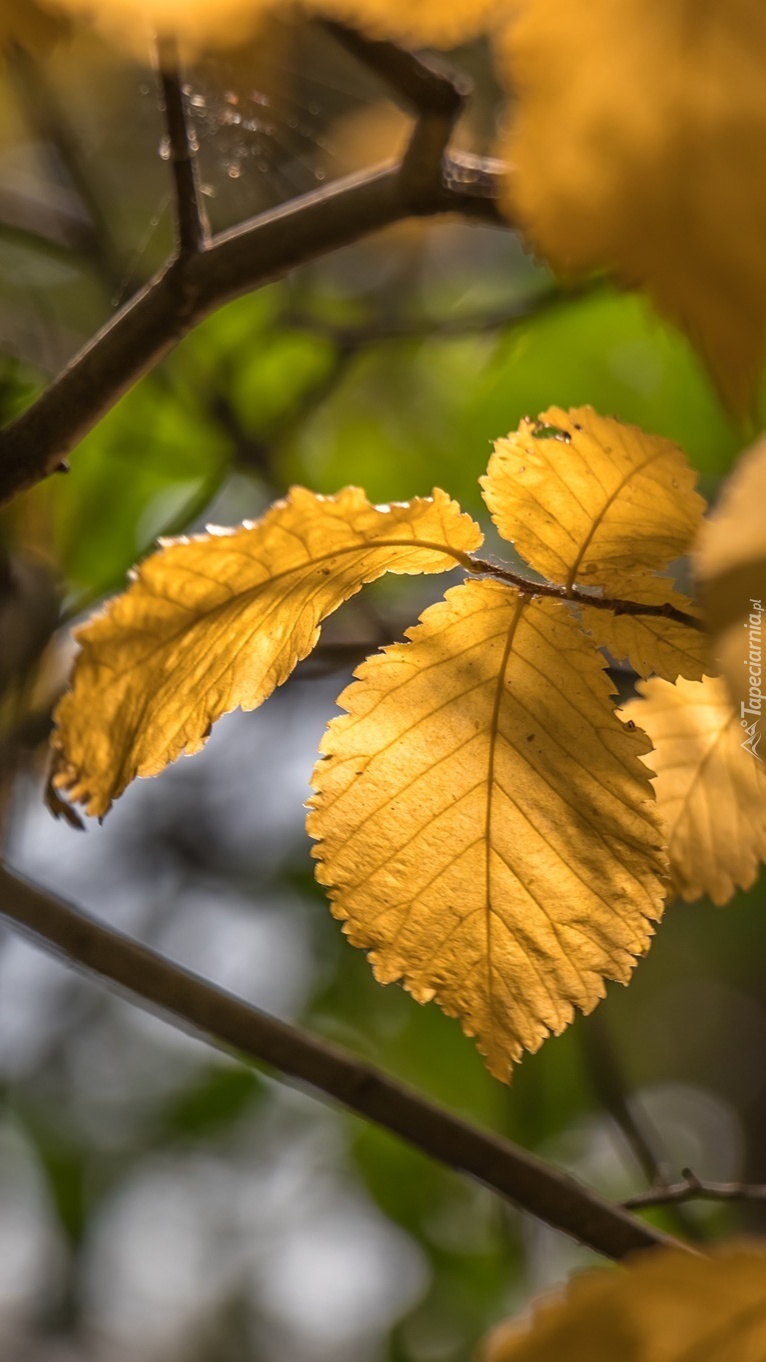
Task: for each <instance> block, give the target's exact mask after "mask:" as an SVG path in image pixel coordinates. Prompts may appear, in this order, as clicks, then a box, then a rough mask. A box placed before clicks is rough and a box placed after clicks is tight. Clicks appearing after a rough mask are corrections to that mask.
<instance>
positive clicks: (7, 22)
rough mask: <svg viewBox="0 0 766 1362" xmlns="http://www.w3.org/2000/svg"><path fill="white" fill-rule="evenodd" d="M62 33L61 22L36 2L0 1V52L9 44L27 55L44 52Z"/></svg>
mask: <svg viewBox="0 0 766 1362" xmlns="http://www.w3.org/2000/svg"><path fill="white" fill-rule="evenodd" d="M53 3H54V5H55V0H53ZM65 31H66V30H65V25H64V23H63V21H62V19H61V18H60V16H54V15H53V14H52V13H51V9H50V8H49V6H47V5H44V4H38V3H37V0H3V4H2V10H0V51H2V50H3V49H5V48H7V47H9V46H10V45H11V44H13V43H17V44H18V45H19V46H20V47H24V48H26V49H28V50H29V51H31V52H39V51H44V50H45V48H47V47H50V45H51V44H52V43H54V42H55V41H56V39H58V38H60V37H62V36H63V34H64V32H65Z"/></svg>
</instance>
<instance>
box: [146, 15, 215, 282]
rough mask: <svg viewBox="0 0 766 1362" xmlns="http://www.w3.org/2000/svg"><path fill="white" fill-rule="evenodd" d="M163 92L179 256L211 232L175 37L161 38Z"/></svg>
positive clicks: (200, 243) (195, 248)
mask: <svg viewBox="0 0 766 1362" xmlns="http://www.w3.org/2000/svg"><path fill="white" fill-rule="evenodd" d="M157 63H158V66H159V78H160V94H161V101H162V108H163V112H164V114H165V126H166V128H167V149H168V159H169V162H170V169H171V172H172V175H173V187H174V190H175V216H176V233H177V248H178V254H179V256H181V257H183V256H188V255H193V254H194V253H195V252H196V251H199V250H202V248H203V247H204V246H205V244H206V242H207V240H208V238H209V236H210V229H209V226H208V220H207V213H206V212H205V207H204V203H203V201H202V197H201V194H200V191H199V180H198V176H197V158H196V155H195V151H194V147H193V146H192V141H191V136H190V134H189V124H188V122H187V120H186V109H185V107H184V95H183V90H182V88H181V79H180V65H179V57H178V46H177V44H176V41H175V39H174V38H170V37H162V38H158V39H157Z"/></svg>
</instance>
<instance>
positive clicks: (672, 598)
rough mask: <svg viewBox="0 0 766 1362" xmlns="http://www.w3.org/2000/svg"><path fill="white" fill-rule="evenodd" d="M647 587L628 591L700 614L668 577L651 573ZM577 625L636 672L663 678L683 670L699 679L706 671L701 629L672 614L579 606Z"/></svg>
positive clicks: (706, 651) (647, 601)
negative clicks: (668, 616) (625, 612)
mask: <svg viewBox="0 0 766 1362" xmlns="http://www.w3.org/2000/svg"><path fill="white" fill-rule="evenodd" d="M654 581H655V584H656V585H655V587H654V589H653V590H652V591H647V590H643V591H638V592H632V593H631V596H632V599H633V600H636V601H639V602H640V603H641V604H644V605H645V604H654V605H665V604H667V605H672V606H673V608H674V609H675V610H681V611H683V613H684V614H686V615H691V616H692V617H693V618H695V619H699V617H700V614H699V611H698V610H697V608H696V606H695V605H694V603H693V602H692V601H690V600H689V598H688V596H682V595H681V593H680V592H679V591H676V589H675V587H674V585H673V581H672V579H671V578H670V577H656V578H655V579H654ZM581 618H582V622H583V627H584V628H585V629H587V630H588V633H589V634H590V635H591V637H592V638H593V639H594V640H595V642H596V643H598V645H599V646H600V647H602V648H608V649H609V651H610V653H611V654H612V657H614V658H616V659H617V661H618V662H622V661H623V660H624V659H627V660H628V662H629V663H630V665H631V667H632V668H633V669H634V671H636V672H638V674H639V676H643V677H647V676H650V675H651V674H652V672H656V673H657V675H658V676H664V678H665V680H666V681H675V679H676V677H677V676H685V677H687V678H688V679H689V680H691V681H699V680H700V679H701V678H702V676H703V674H704V672H705V671H706V670H707V671H710V662H709V660H708V655H709V643H708V640H707V638H706V636H705V634H704V632H703V631H702V630H699V629H695V628H693V627H692V626H690V625H688V624H680V623H679V622H678V621H677V620H673V619H665V618H664V617H662V616H657V615H618V614H614V613H613V612H612V611H611V610H599V609H596V608H595V607H593V606H589V605H586V606H583V607H582V610H581Z"/></svg>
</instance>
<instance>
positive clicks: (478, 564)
mask: <svg viewBox="0 0 766 1362" xmlns="http://www.w3.org/2000/svg"><path fill="white" fill-rule="evenodd" d="M461 562H462V563H463V566H466V567H468V571H469V572H476V573H479V574H486V575H487V576H490V577H499V578H500V580H501V581H503V582H510V583H511V585H512V586H516V587H518V589H519V591H523V592H524V594H525V595H527V596H553V597H554V598H555V599H556V600H560V601H575V602H576V603H577V604H578V605H592V606H593V607H594V609H596V610H611V612H612V614H613V615H649V616H653V617H654V618H660V619H666V620H675V622H676V624H685V625H687V627H688V628H689V629H697V630H699V631H700V632H702V631H703V630H704V627H705V626H704V624H703V623H702V620H700V619H698V618H697V616H696V615H689V614H687V613H686V611H685V610H678V609H677V608H676V607H675V606H674V605H671V604H670V602H669V601H666V602H665V603H664V604H663V605H645V604H644V603H643V602H642V601H629V600H623V599H622V598H621V597H616V596H592V595H591V594H590V592H589V591H587V590H585V589H584V588H583V587H579V586H573V587H570V588H569V590H567V588H566V586H559V585H558V584H556V583H555V582H533V581H532V580H531V579H530V578H529V577H525V576H524V575H523V574H522V573H520V572H514V571H513V569H512V568H506V567H504V566H503V565H502V564H501V563H493V562H491V561H490V560H489V559H486V558H477V557H475V556H474V555H473V554H465V555H464V558H461ZM469 564H471V566H468V565H469Z"/></svg>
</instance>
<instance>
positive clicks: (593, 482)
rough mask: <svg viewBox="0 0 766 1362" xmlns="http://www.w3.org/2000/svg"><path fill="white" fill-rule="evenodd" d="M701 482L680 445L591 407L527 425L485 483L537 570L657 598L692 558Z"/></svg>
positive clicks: (506, 527) (554, 410)
mask: <svg viewBox="0 0 766 1362" xmlns="http://www.w3.org/2000/svg"><path fill="white" fill-rule="evenodd" d="M694 482H695V474H694V472H693V471H692V470H691V469H690V468H689V466H688V464H687V462H686V459H685V457H684V454H683V452H682V450H681V449H680V448H679V447H678V445H676V444H674V443H673V441H672V440H665V439H662V438H661V437H660V436H657V435H646V434H645V433H644V432H643V431H642V430H640V429H639V428H638V426H630V425H625V424H624V423H623V422H622V421H617V420H615V419H614V417H610V416H599V415H598V413H597V412H595V411H594V410H593V408H592V407H576V408H574V409H573V410H572V411H568V412H567V411H562V409H561V408H560V407H550V408H549V409H548V411H545V412H543V413H542V415H541V416H539V417H538V419H537V420H536V421H532V420H530V419H529V418H525V419H524V420H523V421H522V422H521V424H520V426H519V428H518V430H516V431H514V432H513V434H511V435H509V436H508V437H507V439H504V440H498V441H497V443H496V445H495V450H494V453H493V455H492V457H491V459H490V461H489V466H488V469H487V473H486V476H485V477H484V478H482V479H481V483H482V489H483V492H484V499H485V501H486V503H487V505H488V506H489V509H490V511H491V513H492V519H493V520H494V522H495V524H496V525H497V528H498V530H499V531H500V533H501V534H502V535H503V537H504V538H505V539H509V540H511V542H512V543H514V544H515V545H516V548H517V550H518V552H519V553H520V554H521V555H522V557H524V558H526V560H527V562H528V563H529V564H530V566H531V567H533V568H534V569H535V571H536V572H540V573H542V575H543V576H545V577H547V578H548V579H549V580H551V581H554V582H561V583H562V584H564V585H566V586H568V587H569V586H572V585H573V584H579V585H581V586H594V587H601V588H603V591H604V592H605V593H606V594H607V595H612V596H624V597H630V596H631V595H633V594H634V593H636V592H639V591H642V590H643V591H650V592H651V591H652V590H653V588H654V584H655V580H656V579H655V576H654V574H655V573H656V572H657V571H658V570H662V569H664V568H666V567H667V565H668V563H669V562H670V561H671V560H672V559H673V558H677V557H679V556H680V555H681V554H683V553H685V552H686V550H687V548H688V547H689V544H690V542H691V540H692V539H693V538H694V535H695V533H696V531H697V529H698V527H699V524H700V521H701V518H702V512H703V509H704V502H703V500H702V497H700V496H699V495H698V493H696V492H695V491H694ZM647 599H651V597H647Z"/></svg>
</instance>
